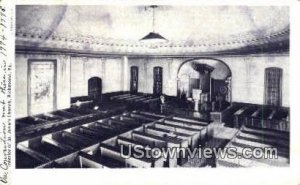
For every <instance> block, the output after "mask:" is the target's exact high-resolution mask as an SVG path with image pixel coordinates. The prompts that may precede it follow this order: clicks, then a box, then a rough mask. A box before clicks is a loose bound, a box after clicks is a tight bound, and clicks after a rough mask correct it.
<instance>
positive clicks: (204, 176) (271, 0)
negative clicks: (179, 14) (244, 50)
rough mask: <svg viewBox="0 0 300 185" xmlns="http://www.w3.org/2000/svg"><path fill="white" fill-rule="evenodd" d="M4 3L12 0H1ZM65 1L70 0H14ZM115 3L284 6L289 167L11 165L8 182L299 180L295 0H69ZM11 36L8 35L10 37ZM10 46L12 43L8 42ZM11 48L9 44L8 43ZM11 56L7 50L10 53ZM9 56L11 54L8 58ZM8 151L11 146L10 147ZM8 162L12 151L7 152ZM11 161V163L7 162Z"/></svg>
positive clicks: (299, 60)
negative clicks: (287, 38)
mask: <svg viewBox="0 0 300 185" xmlns="http://www.w3.org/2000/svg"><path fill="white" fill-rule="evenodd" d="M6 2H8V3H10V4H11V5H13V4H12V2H9V1H6ZM41 3H42V4H67V3H70V0H47V1H46V0H44V1H43V2H41V0H40V1H38V0H17V1H16V4H41ZM112 3H115V4H118V5H121V4H122V5H142V4H165V5H170V4H172V5H208V6H215V5H247V6H281V5H285V6H286V5H287V6H290V17H291V40H290V43H291V47H290V49H291V50H290V69H291V70H290V72H291V75H290V78H291V79H290V89H291V91H290V92H291V94H290V97H291V101H290V104H291V105H290V107H291V152H290V153H291V167H289V168H251V169H241V168H238V169H230V168H215V169H209V168H193V169H187V168H184V169H119V170H102V169H74V170H62V169H57V170H46V169H45V170H14V171H13V173H11V183H12V184H22V185H24V184H25V185H27V184H28V185H29V184H30V185H35V184H38V185H40V184H43V185H48V184H49V185H50V184H51V185H56V184H64V183H66V184H72V185H73V184H74V185H76V184H80V185H82V184H88V185H89V184H103V185H116V184H122V185H124V184H130V185H160V184H164V185H169V184H172V185H175V184H181V185H182V184H205V185H210V184H222V185H227V184H228V185H229V184H230V185H233V184H243V185H248V184H249V185H250V184H251V185H252V184H264V185H269V184H272V185H277V184H278V185H290V184H291V185H298V184H300V165H299V164H300V143H299V141H300V92H299V87H300V2H299V1H296V0H247V1H246V0H210V1H207V0H198V1H174V0H173V1H171V0H165V1H149V0H148V1H126V2H124V1H97V0H89V1H87V0H74V1H73V2H72V4H78V5H79V4H112ZM13 39H14V38H13ZM11 47H12V48H14V42H12V44H11ZM11 51H14V49H11ZM12 56H13V55H12ZM12 60H14V56H13V58H12ZM12 152H14V151H12ZM12 157H13V158H12V162H13V164H14V156H12ZM13 166H14V165H13Z"/></svg>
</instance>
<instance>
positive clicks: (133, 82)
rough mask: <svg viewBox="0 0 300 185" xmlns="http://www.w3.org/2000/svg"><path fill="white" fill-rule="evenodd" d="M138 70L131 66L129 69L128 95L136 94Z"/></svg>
mask: <svg viewBox="0 0 300 185" xmlns="http://www.w3.org/2000/svg"><path fill="white" fill-rule="evenodd" d="M138 80H139V68H138V67H137V66H132V67H131V68H130V93H131V94H136V93H137V92H138V82H139V81H138Z"/></svg>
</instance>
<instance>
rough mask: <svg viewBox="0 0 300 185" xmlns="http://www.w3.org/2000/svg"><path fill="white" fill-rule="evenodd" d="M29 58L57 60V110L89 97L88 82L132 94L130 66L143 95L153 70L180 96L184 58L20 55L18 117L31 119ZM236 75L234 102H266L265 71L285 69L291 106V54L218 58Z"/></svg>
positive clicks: (149, 90) (105, 89)
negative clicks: (99, 82)
mask: <svg viewBox="0 0 300 185" xmlns="http://www.w3.org/2000/svg"><path fill="white" fill-rule="evenodd" d="M29 59H51V60H53V59H55V60H57V108H58V109H63V108H67V107H69V106H70V97H75V96H85V95H87V92H88V89H87V81H88V79H89V78H90V77H93V76H97V77H100V78H101V79H102V85H103V89H102V92H103V93H108V92H115V91H128V90H129V88H130V85H129V83H130V82H129V80H130V67H131V66H138V67H139V92H144V93H152V92H153V68H154V67H155V66H160V67H162V68H163V93H164V94H166V95H170V96H176V95H177V72H178V69H179V67H180V66H181V64H182V63H183V62H185V61H186V60H188V59H183V58H154V57H151V58H149V57H148V58H130V57H129V58H127V57H118V58H107V57H106V58H92V57H70V56H66V55H33V54H16V87H15V88H16V91H15V93H16V117H24V116H27V73H28V72H27V68H28V66H27V65H28V60H29ZM215 59H219V60H222V61H224V62H225V63H226V64H227V65H228V66H229V68H230V69H231V72H232V101H236V102H246V103H256V104H263V103H264V70H265V68H267V67H280V68H282V69H283V83H282V94H283V96H282V98H283V99H282V105H283V106H289V57H288V56H287V55H256V56H234V57H233V56H230V57H216V58H215Z"/></svg>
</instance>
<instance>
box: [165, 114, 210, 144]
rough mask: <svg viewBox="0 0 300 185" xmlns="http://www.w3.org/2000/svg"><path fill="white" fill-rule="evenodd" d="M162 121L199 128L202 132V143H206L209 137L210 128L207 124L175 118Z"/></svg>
mask: <svg viewBox="0 0 300 185" xmlns="http://www.w3.org/2000/svg"><path fill="white" fill-rule="evenodd" d="M162 123H164V124H169V125H174V126H181V127H185V128H191V129H196V130H198V131H199V132H200V141H201V144H204V143H205V142H206V140H207V139H208V132H209V130H208V128H207V126H201V125H199V124H195V123H190V122H184V121H176V120H173V119H165V120H164V121H162ZM202 142H203V143H202Z"/></svg>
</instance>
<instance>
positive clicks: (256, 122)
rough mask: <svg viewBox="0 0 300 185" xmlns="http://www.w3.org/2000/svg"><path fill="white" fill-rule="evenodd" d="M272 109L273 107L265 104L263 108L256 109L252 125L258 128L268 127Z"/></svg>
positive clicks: (252, 117)
mask: <svg viewBox="0 0 300 185" xmlns="http://www.w3.org/2000/svg"><path fill="white" fill-rule="evenodd" d="M272 111H273V108H272V107H268V106H263V107H262V108H260V109H258V110H257V111H255V112H254V113H253V114H252V116H251V120H252V125H251V126H253V127H258V128H268V125H267V118H268V117H269V116H270V115H271V113H272Z"/></svg>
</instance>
